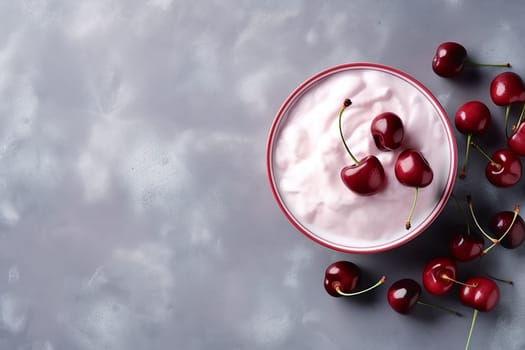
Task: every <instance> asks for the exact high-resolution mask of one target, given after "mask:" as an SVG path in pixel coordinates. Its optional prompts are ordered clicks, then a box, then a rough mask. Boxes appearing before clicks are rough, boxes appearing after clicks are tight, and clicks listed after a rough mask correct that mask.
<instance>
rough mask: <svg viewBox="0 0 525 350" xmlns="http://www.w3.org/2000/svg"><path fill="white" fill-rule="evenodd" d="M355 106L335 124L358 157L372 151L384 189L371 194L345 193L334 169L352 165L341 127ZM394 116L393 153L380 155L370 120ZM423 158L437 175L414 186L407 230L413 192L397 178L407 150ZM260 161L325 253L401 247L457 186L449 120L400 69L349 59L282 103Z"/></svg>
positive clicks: (289, 214) (283, 204) (289, 210)
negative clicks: (397, 139)
mask: <svg viewBox="0 0 525 350" xmlns="http://www.w3.org/2000/svg"><path fill="white" fill-rule="evenodd" d="M347 98H349V99H351V100H352V105H351V106H349V107H348V108H346V109H345V111H344V114H343V117H342V119H341V126H342V133H343V137H344V138H345V141H346V143H347V145H348V147H349V148H350V149H351V151H352V153H353V154H354V155H355V156H356V158H358V159H361V158H363V157H364V156H367V155H375V156H376V157H377V158H378V159H379V160H380V162H381V163H382V164H383V167H384V169H385V176H386V183H385V185H384V186H383V188H382V190H381V191H379V192H378V193H376V194H374V195H370V196H363V195H359V194H356V193H354V192H352V191H350V190H349V189H348V188H347V187H346V186H345V185H344V183H343V181H342V180H341V175H340V172H341V169H342V168H343V167H344V166H346V165H351V164H352V159H351V158H350V156H349V154H348V153H347V151H346V149H345V147H344V145H343V143H342V140H341V134H340V131H339V126H338V116H339V112H340V110H341V106H342V104H343V101H344V100H345V99H347ZM383 112H392V113H395V114H397V115H398V116H399V117H400V118H401V120H402V122H403V127H404V133H405V136H404V139H403V143H402V145H401V147H400V148H398V149H396V150H393V151H381V150H379V149H378V148H377V146H376V145H375V143H374V141H373V138H372V135H371V132H370V123H371V120H372V119H373V118H374V117H375V116H377V115H379V114H380V113H383ZM409 148H410V149H414V150H417V151H418V152H420V153H421V154H422V155H423V156H424V158H425V159H426V160H427V161H428V163H429V164H430V167H431V168H432V171H433V175H434V178H433V180H432V182H431V183H430V185H428V186H426V187H422V188H420V189H419V190H418V198H417V204H416V206H415V211H414V215H413V217H412V226H411V228H409V229H407V228H405V222H406V220H407V216H408V213H409V211H410V208H411V206H412V203H413V198H414V197H415V193H416V190H415V188H414V187H409V186H405V185H402V184H401V183H400V182H399V181H398V180H397V178H396V176H395V173H394V165H395V162H396V159H397V156H398V155H399V154H400V153H401V152H402V151H403V150H404V149H409ZM266 164H267V172H268V179H269V183H270V187H271V190H272V192H273V195H274V197H275V200H276V201H277V204H278V205H279V207H280V209H281V210H282V212H283V214H284V215H285V216H286V218H288V220H289V221H290V222H291V223H292V224H293V226H295V228H297V230H298V231H299V232H301V233H303V234H304V235H306V236H307V237H309V238H310V239H312V240H313V241H315V242H317V243H319V244H322V245H324V246H326V247H328V248H331V249H334V250H338V251H342V252H348V253H376V252H382V251H386V250H390V249H393V248H396V247H399V246H401V245H403V244H406V243H407V242H409V241H411V240H412V239H414V238H415V237H417V236H418V235H420V234H421V233H422V232H424V231H425V230H426V229H427V228H428V227H429V226H430V225H431V224H432V223H433V222H434V221H435V220H436V218H437V217H438V216H439V214H440V213H441V212H442V210H443V208H444V207H445V205H446V203H447V201H448V199H449V197H450V195H451V193H452V189H453V187H454V182H455V179H456V169H457V148H456V140H455V137H454V131H453V129H452V126H451V124H450V121H449V118H448V116H447V114H446V112H445V110H444V109H443V107H442V106H441V104H440V103H439V101H438V100H437V99H436V97H434V95H432V93H431V92H430V91H429V90H428V89H427V88H426V87H425V86H424V85H423V84H421V83H420V82H419V81H417V80H416V79H414V78H413V77H411V76H410V75H408V74H407V73H404V72H402V71H400V70H398V69H395V68H392V67H388V66H385V65H381V64H375V63H348V64H342V65H339V66H335V67H331V68H329V69H326V70H324V71H322V72H319V73H318V74H315V75H314V76H312V77H310V78H309V79H307V80H306V81H304V82H303V83H302V84H301V85H299V86H298V87H297V88H296V89H295V90H294V91H293V92H292V93H291V94H290V95H289V96H288V98H286V100H285V101H284V103H283V104H282V106H281V108H280V109H279V111H278V113H277V115H276V116H275V119H274V121H273V123H272V126H271V129H270V132H269V136H268V143H267V150H266Z"/></svg>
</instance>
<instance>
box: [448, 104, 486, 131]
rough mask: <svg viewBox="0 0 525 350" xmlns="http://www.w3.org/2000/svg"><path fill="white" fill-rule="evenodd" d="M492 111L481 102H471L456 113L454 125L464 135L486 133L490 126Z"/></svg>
mask: <svg viewBox="0 0 525 350" xmlns="http://www.w3.org/2000/svg"><path fill="white" fill-rule="evenodd" d="M490 120H491V117H490V110H489V109H488V107H487V106H486V105H485V104H484V103H483V102H480V101H469V102H467V103H465V104H463V105H461V106H460V107H459V108H458V110H457V111H456V115H455V118H454V124H455V125H456V128H457V129H458V131H459V132H461V133H463V134H472V135H477V134H481V133H484V132H485V131H486V130H487V129H488V128H489V126H490Z"/></svg>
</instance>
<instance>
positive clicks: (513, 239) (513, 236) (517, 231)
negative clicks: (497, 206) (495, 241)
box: [489, 211, 525, 249]
mask: <svg viewBox="0 0 525 350" xmlns="http://www.w3.org/2000/svg"><path fill="white" fill-rule="evenodd" d="M513 218H514V212H512V211H502V212H499V213H497V214H496V215H494V216H493V217H492V219H491V220H490V222H489V227H490V229H491V231H492V232H494V233H495V234H496V236H497V237H498V238H499V237H501V236H502V235H503V234H504V233H505V231H507V229H508V228H509V226H510V225H511V223H512V219H513ZM523 241H525V222H524V221H523V219H522V217H521V216H520V215H518V216H517V217H516V220H515V221H514V224H513V225H512V227H511V228H510V231H509V232H508V233H507V235H506V236H505V237H504V238H503V239H502V240H501V241H500V244H501V245H502V246H503V247H505V248H507V249H514V248H517V247H519V246H520V245H521V244H522V243H523Z"/></svg>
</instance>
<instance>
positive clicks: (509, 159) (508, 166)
mask: <svg viewBox="0 0 525 350" xmlns="http://www.w3.org/2000/svg"><path fill="white" fill-rule="evenodd" d="M490 158H491V159H492V161H489V162H488V164H487V166H486V168H485V175H486V177H487V179H488V180H489V181H490V182H491V183H492V184H493V185H495V186H498V187H510V186H513V185H515V184H516V183H517V182H518V181H519V180H520V178H521V171H522V166H521V160H520V159H519V157H518V156H517V155H516V154H515V153H514V152H512V151H511V150H510V149H500V150H498V151H496V152H494V153H493V154H492V157H490Z"/></svg>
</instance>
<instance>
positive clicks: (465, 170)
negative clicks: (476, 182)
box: [459, 134, 472, 179]
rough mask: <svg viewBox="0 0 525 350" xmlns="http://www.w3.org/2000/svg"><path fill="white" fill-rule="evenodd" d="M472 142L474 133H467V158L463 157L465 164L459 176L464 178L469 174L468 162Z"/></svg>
mask: <svg viewBox="0 0 525 350" xmlns="http://www.w3.org/2000/svg"><path fill="white" fill-rule="evenodd" d="M471 143H472V134H468V135H467V149H466V150H465V158H464V159H463V166H462V167H461V171H460V172H459V178H460V179H464V178H465V177H466V176H467V164H468V158H469V155H470V144H471Z"/></svg>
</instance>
